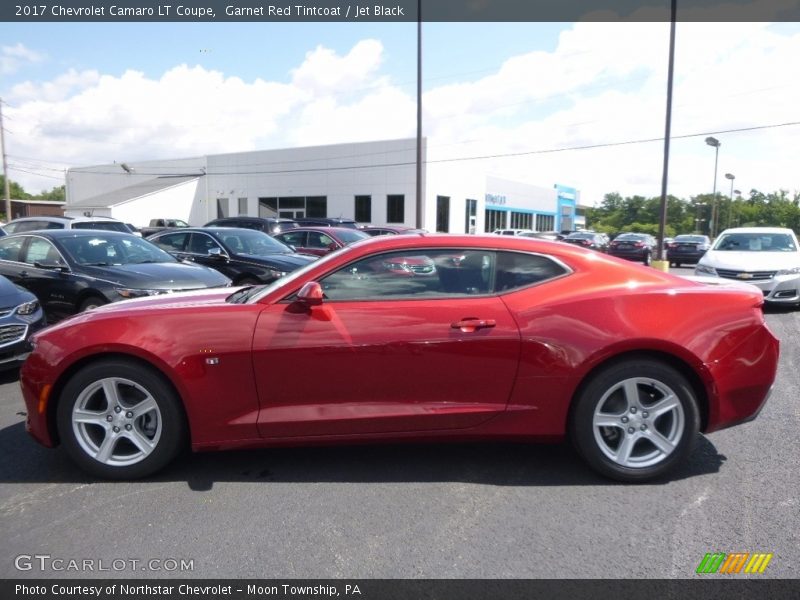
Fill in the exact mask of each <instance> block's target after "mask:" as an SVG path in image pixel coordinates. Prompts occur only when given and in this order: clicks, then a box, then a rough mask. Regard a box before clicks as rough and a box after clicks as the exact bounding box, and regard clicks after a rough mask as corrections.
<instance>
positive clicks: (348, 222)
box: [295, 217, 359, 229]
mask: <svg viewBox="0 0 800 600" xmlns="http://www.w3.org/2000/svg"><path fill="white" fill-rule="evenodd" d="M295 222H296V223H297V225H298V227H346V228H347V229H358V228H359V227H358V223H357V222H356V221H355V219H345V218H342V217H298V218H296V219H295Z"/></svg>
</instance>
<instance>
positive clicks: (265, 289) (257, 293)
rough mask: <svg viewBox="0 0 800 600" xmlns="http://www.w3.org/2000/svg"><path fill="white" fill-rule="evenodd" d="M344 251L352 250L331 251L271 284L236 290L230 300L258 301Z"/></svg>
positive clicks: (239, 301)
mask: <svg viewBox="0 0 800 600" xmlns="http://www.w3.org/2000/svg"><path fill="white" fill-rule="evenodd" d="M343 252H350V248H347V247H344V248H341V249H339V250H337V251H336V252H330V253H328V254H326V255H325V256H323V257H322V258H320V259H319V260H315V261H313V262H310V263H308V264H307V265H305V266H304V267H300V268H299V269H296V270H294V271H292V272H291V273H289V274H288V275H285V276H284V277H280V278H278V279H276V280H275V281H273V282H272V283H270V284H269V285H260V286H257V287H253V288H250V289H249V290H246V291H245V293H243V294H242V293H239V292H235V293H233V294H231V295H230V296H228V302H234V303H236V304H244V303H245V302H250V301H252V302H254V303H255V302H258V301H259V300H260V299H261V298H263V297H264V296H266V295H267V294H271V293H272V292H273V291H274V290H276V289H277V288H279V287H283V286H289V285H290V284H291V283H292V282H293V281H295V280H296V279H299V278H300V277H303V276H304V275H305V274H306V273H308V271H310V270H311V269H316V268H317V267H319V266H320V265H325V264H326V263H328V262H330V261H331V260H337V259H338V258H339V257H340V256H341V255H342V253H343Z"/></svg>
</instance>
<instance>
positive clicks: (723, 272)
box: [717, 269, 775, 281]
mask: <svg viewBox="0 0 800 600" xmlns="http://www.w3.org/2000/svg"><path fill="white" fill-rule="evenodd" d="M717 275H719V276H720V277H724V278H725V279H736V280H737V281H768V280H770V279H772V278H773V277H775V271H733V270H728V269H717Z"/></svg>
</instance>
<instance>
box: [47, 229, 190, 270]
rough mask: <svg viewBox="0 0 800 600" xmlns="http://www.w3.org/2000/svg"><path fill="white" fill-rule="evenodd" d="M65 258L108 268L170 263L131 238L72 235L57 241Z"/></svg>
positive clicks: (152, 247) (154, 248)
mask: <svg viewBox="0 0 800 600" xmlns="http://www.w3.org/2000/svg"><path fill="white" fill-rule="evenodd" d="M59 242H61V245H62V246H63V248H64V250H65V251H66V253H67V255H69V257H70V258H72V260H73V261H75V262H76V263H78V264H79V265H94V266H100V267H104V266H110V265H138V264H142V263H164V262H169V263H174V262H178V261H177V260H176V259H174V258H173V257H172V256H170V255H169V254H167V253H166V252H164V251H163V250H161V249H160V248H158V247H157V246H155V245H154V244H152V243H150V242H148V241H147V240H143V239H142V238H138V237H135V236H121V235H103V234H97V235H76V236H75V237H68V238H61V239H60V240H59Z"/></svg>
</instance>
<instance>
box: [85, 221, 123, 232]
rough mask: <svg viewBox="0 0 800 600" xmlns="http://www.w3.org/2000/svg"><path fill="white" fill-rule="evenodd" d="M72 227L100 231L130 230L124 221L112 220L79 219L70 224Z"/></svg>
mask: <svg viewBox="0 0 800 600" xmlns="http://www.w3.org/2000/svg"><path fill="white" fill-rule="evenodd" d="M72 229H93V230H101V231H120V232H122V233H130V232H131V230H130V229H128V226H127V225H125V223H115V222H114V221H79V222H78V223H73V224H72Z"/></svg>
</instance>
